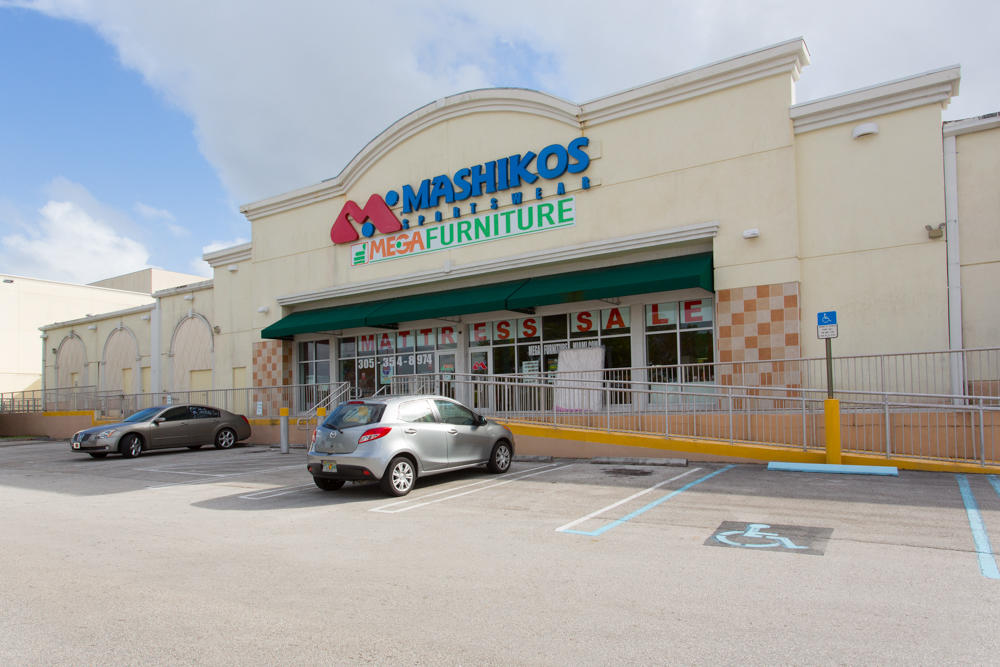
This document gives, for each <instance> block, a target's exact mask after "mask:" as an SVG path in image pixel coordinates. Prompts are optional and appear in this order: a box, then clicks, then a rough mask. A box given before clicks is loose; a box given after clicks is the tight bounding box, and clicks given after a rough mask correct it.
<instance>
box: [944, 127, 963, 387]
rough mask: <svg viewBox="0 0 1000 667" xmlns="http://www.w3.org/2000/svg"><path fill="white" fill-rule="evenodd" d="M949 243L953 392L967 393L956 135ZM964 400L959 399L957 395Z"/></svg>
mask: <svg viewBox="0 0 1000 667" xmlns="http://www.w3.org/2000/svg"><path fill="white" fill-rule="evenodd" d="M944 214H945V245H946V247H947V254H948V349H949V350H951V351H952V352H955V354H949V355H948V356H949V358H950V361H949V364H950V366H951V393H952V394H954V395H955V396H964V395H965V394H966V386H965V364H964V363H963V362H964V355H963V354H962V352H961V350H962V348H963V341H962V260H961V255H960V253H959V231H958V150H957V142H956V137H955V135H950V136H946V137H945V138H944ZM955 402H956V403H960V402H961V401H960V400H959V399H957V398H956V399H955Z"/></svg>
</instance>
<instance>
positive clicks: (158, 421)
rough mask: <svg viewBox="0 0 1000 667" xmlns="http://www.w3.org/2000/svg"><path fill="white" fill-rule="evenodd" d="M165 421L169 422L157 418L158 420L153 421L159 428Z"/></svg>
mask: <svg viewBox="0 0 1000 667" xmlns="http://www.w3.org/2000/svg"><path fill="white" fill-rule="evenodd" d="M165 421H167V420H166V419H164V418H163V417H157V418H156V419H154V420H153V423H154V424H156V425H157V426H159V425H160V422H165Z"/></svg>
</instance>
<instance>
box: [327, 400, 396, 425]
mask: <svg viewBox="0 0 1000 667" xmlns="http://www.w3.org/2000/svg"><path fill="white" fill-rule="evenodd" d="M384 411H385V405H384V404H383V403H362V402H360V401H352V402H349V403H341V404H340V405H338V406H337V409H336V410H334V411H333V412H332V413H330V416H329V417H327V418H326V421H324V422H323V426H325V427H327V428H336V429H343V428H350V427H352V426H365V425H366V424H374V423H375V422H377V421H379V420H380V419H382V413H383V412H384Z"/></svg>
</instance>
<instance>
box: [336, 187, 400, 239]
mask: <svg viewBox="0 0 1000 667" xmlns="http://www.w3.org/2000/svg"><path fill="white" fill-rule="evenodd" d="M348 216H350V217H352V218H354V219H355V220H357V221H358V222H360V223H362V228H361V229H362V231H364V232H367V233H366V234H365V236H371V235H372V234H374V233H375V231H374V230H375V229H377V230H379V231H380V232H382V233H383V234H391V233H393V232H398V231H399V230H400V229H402V228H403V225H402V224H401V223H400V222H399V219H398V218H397V217H396V216H395V214H394V213H393V212H392V209H390V208H389V207H388V206H386V203H385V200H383V199H382V198H381V197H379V196H378V195H372V196H371V197H369V198H368V203H367V204H365V207H364V208H361V207H360V206H358V205H357V204H355V203H354V202H352V201H348V202H347V203H346V204H344V208H342V209H341V210H340V215H338V216H337V220H336V222H334V223H333V227H331V228H330V240H331V241H333V242H334V243H350V242H351V241H357V240H358V231H357V230H356V229H354V225H352V224H351V222H350V221H349V220H348V219H347V217H348ZM369 220H370V221H371V222H369ZM369 227H371V228H372V229H371V230H369V229H368V228H369Z"/></svg>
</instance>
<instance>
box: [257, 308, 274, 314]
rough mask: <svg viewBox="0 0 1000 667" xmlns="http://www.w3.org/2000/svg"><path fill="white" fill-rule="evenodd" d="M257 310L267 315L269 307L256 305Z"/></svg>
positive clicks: (269, 310)
mask: <svg viewBox="0 0 1000 667" xmlns="http://www.w3.org/2000/svg"><path fill="white" fill-rule="evenodd" d="M257 312H258V313H263V314H265V315H267V314H268V313H269V312H271V309H270V308H268V307H267V306H258V307H257Z"/></svg>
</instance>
